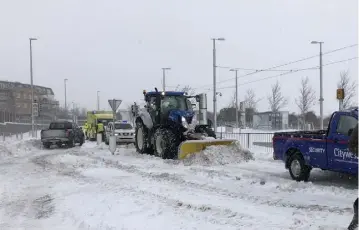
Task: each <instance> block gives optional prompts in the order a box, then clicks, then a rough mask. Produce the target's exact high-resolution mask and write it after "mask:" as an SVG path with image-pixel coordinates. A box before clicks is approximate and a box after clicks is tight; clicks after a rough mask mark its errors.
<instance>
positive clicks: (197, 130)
mask: <svg viewBox="0 0 359 230" xmlns="http://www.w3.org/2000/svg"><path fill="white" fill-rule="evenodd" d="M143 95H144V100H145V106H144V109H142V110H140V111H138V110H137V112H136V113H135V126H136V128H135V146H136V151H137V152H139V153H142V154H144V153H146V154H154V155H155V156H158V157H161V158H163V159H183V158H185V157H186V156H187V155H189V154H192V153H197V152H200V151H201V150H203V149H205V147H206V146H210V145H230V144H232V143H233V142H234V140H218V139H216V134H215V131H214V130H213V129H212V128H211V127H210V125H209V124H210V123H211V121H210V120H209V119H207V96H206V94H199V95H195V96H188V95H186V93H185V92H175V91H162V92H159V91H158V90H157V88H155V91H152V92H146V91H145V90H144V91H143ZM191 100H192V102H194V101H195V102H196V103H198V104H199V109H198V114H196V113H195V111H194V110H193V107H196V105H197V104H196V103H193V104H192V102H191Z"/></svg>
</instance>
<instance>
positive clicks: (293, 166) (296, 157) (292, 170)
mask: <svg viewBox="0 0 359 230" xmlns="http://www.w3.org/2000/svg"><path fill="white" fill-rule="evenodd" d="M288 168H289V174H290V176H291V177H292V179H293V180H296V181H308V179H309V176H310V171H311V168H310V167H309V166H307V165H306V164H305V161H304V158H303V156H302V155H301V154H300V153H294V154H293V155H292V156H291V157H290V159H289V160H288Z"/></svg>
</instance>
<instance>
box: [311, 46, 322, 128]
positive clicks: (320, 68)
mask: <svg viewBox="0 0 359 230" xmlns="http://www.w3.org/2000/svg"><path fill="white" fill-rule="evenodd" d="M323 43H324V42H319V41H312V42H311V44H319V78H320V93H319V94H320V96H319V105H320V129H324V125H323V120H324V115H323V103H324V98H323V62H322V56H323V54H322V44H323Z"/></svg>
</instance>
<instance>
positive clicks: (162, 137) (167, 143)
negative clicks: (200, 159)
mask: <svg viewBox="0 0 359 230" xmlns="http://www.w3.org/2000/svg"><path fill="white" fill-rule="evenodd" d="M177 139H178V138H177V137H176V135H175V134H174V133H173V132H172V131H171V130H168V129H157V130H156V132H155V136H154V140H155V144H154V150H155V155H156V156H158V157H161V158H162V159H176V158H177V155H178V152H177V151H178V140H177Z"/></svg>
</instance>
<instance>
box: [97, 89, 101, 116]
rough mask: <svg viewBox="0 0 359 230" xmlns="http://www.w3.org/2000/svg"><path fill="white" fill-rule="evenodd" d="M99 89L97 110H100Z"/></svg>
mask: <svg viewBox="0 0 359 230" xmlns="http://www.w3.org/2000/svg"><path fill="white" fill-rule="evenodd" d="M99 93H100V91H97V111H100V94H99Z"/></svg>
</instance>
